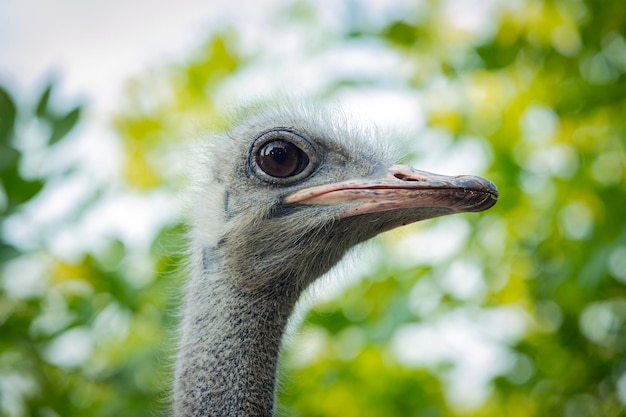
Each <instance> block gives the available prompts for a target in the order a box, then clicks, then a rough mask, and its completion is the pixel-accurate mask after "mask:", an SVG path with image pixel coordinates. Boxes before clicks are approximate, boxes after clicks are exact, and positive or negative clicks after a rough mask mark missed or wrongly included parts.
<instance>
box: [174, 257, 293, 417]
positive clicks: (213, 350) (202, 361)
mask: <svg viewBox="0 0 626 417" xmlns="http://www.w3.org/2000/svg"><path fill="white" fill-rule="evenodd" d="M198 264H199V265H198V267H197V268H194V269H195V271H196V272H197V273H193V274H192V276H191V277H190V280H189V283H188V287H187V294H186V298H185V306H184V310H183V322H182V327H181V329H182V334H181V342H180V346H179V352H178V357H177V363H176V371H175V383H174V415H175V416H176V417H181V416H185V417H191V416H194V417H200V416H202V417H205V416H220V417H222V416H233V417H236V416H242V417H243V416H246V417H269V416H271V415H272V414H273V409H274V398H275V386H276V368H277V363H278V356H279V353H280V346H281V340H282V335H283V332H284V329H285V326H286V324H287V321H288V319H289V316H290V315H291V312H292V310H293V307H294V305H295V303H296V301H297V298H298V295H299V291H294V289H293V288H292V289H291V290H290V291H286V292H283V293H281V294H278V293H277V292H276V287H275V288H273V290H272V292H270V293H267V292H266V293H263V292H258V291H255V292H250V291H246V289H245V288H242V287H241V285H240V284H239V283H242V282H245V281H246V279H247V280H249V279H250V278H249V277H233V276H231V275H230V274H229V273H227V272H226V271H224V270H222V269H221V268H220V267H219V265H217V264H216V262H215V259H207V256H206V255H205V256H204V261H203V262H199V263H198ZM242 278H245V279H242ZM259 278H260V280H262V281H265V282H269V281H272V280H271V279H270V280H268V279H267V278H268V277H259Z"/></svg>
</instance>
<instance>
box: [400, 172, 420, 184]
mask: <svg viewBox="0 0 626 417" xmlns="http://www.w3.org/2000/svg"><path fill="white" fill-rule="evenodd" d="M393 176H394V177H396V178H397V179H399V180H402V181H415V182H421V181H424V180H423V179H421V178H416V177H412V176H410V175H406V174H403V173H401V172H396V173H394V174H393Z"/></svg>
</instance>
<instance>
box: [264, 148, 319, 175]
mask: <svg viewBox="0 0 626 417" xmlns="http://www.w3.org/2000/svg"><path fill="white" fill-rule="evenodd" d="M308 162H309V158H307V156H306V154H305V153H304V152H302V150H301V149H300V148H298V147H297V146H296V145H294V144H293V143H291V142H287V141H284V140H275V141H273V142H268V143H266V144H265V145H263V147H262V148H261V149H260V150H259V154H258V163H259V166H260V167H261V169H262V170H263V171H264V172H265V173H266V174H267V175H271V176H272V177H278V178H286V177H291V176H294V175H297V174H299V173H300V172H302V170H304V168H306V166H307V164H308Z"/></svg>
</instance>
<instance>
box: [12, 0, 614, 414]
mask: <svg viewBox="0 0 626 417" xmlns="http://www.w3.org/2000/svg"><path fill="white" fill-rule="evenodd" d="M513 3H515V4H514V5H512V4H513ZM350 4H351V5H352V7H353V8H357V9H358V8H359V7H360V6H359V7H357V3H355V2H352V3H350ZM362 7H366V6H364V5H363V6H362ZM352 11H353V12H354V16H353V17H352V20H351V21H350V25H349V26H348V27H345V28H344V29H345V30H344V31H343V32H341V33H335V32H332V33H331V34H329V35H327V36H326V37H323V38H322V40H319V38H316V37H315V36H314V35H315V34H317V33H319V31H320V30H322V29H323V24H322V23H321V20H320V19H321V18H320V17H319V16H318V15H317V14H316V8H315V6H314V5H313V4H311V3H308V2H305V1H300V2H294V3H286V4H285V8H284V10H282V12H281V13H282V15H281V16H283V18H284V17H285V16H287V18H288V20H289V24H290V25H296V26H298V27H300V28H301V30H302V31H303V33H305V34H308V35H311V39H318V42H319V43H318V44H315V45H312V46H311V49H312V51H313V52H311V53H314V51H320V50H324V48H328V47H337V45H343V44H346V43H355V42H363V44H364V45H371V42H372V40H376V41H377V42H380V44H382V45H383V46H384V48H386V49H387V50H389V51H392V52H394V53H395V54H398V55H399V56H400V57H401V58H402V62H403V66H404V68H403V71H402V72H401V73H399V74H398V75H396V77H397V78H398V79H400V78H402V79H401V80H399V81H401V82H402V85H405V86H406V87H405V88H406V90H407V91H409V92H411V93H413V94H416V95H418V94H419V95H420V96H421V97H424V98H425V99H426V100H425V104H424V110H425V111H426V114H427V121H428V128H427V130H428V132H429V133H431V134H435V135H436V137H439V138H450V143H449V145H448V146H449V149H450V152H452V150H453V149H454V148H455V147H458V146H461V145H463V144H464V143H466V141H467V138H468V137H472V138H474V140H475V141H476V142H477V143H479V145H480V147H481V149H483V151H484V154H485V158H486V160H487V161H488V167H487V171H486V172H485V173H484V174H485V176H486V177H488V178H490V179H492V180H493V181H494V182H495V183H496V184H497V185H498V187H499V189H500V192H501V199H500V202H499V203H498V204H497V206H496V207H494V208H493V209H492V210H490V211H489V212H487V213H484V214H481V215H466V216H462V217H459V218H457V219H456V220H452V221H449V220H447V219H442V220H438V221H432V222H427V223H425V224H420V225H415V226H414V227H408V228H404V229H400V230H398V231H394V232H392V233H388V234H386V235H385V236H383V237H382V239H380V243H381V246H380V247H378V248H377V249H376V252H377V253H379V254H380V259H379V262H378V263H377V264H376V266H374V267H373V268H371V270H369V271H368V273H367V274H365V275H364V276H362V277H360V279H359V280H357V281H356V282H355V283H353V284H352V285H350V286H349V287H348V288H347V289H345V290H343V291H342V292H341V293H340V294H337V295H336V296H335V297H333V299H332V300H326V301H323V302H321V303H319V304H318V305H317V306H315V307H314V308H313V309H312V310H311V311H310V312H309V313H308V314H307V315H306V317H305V319H304V323H303V326H302V328H301V330H300V333H299V336H297V337H295V340H294V341H292V342H290V343H289V344H288V345H287V346H286V351H285V355H284V361H283V364H282V368H283V374H284V375H286V376H285V377H284V379H283V380H282V383H281V387H282V389H281V392H280V395H279V397H280V402H281V404H282V405H281V408H282V410H283V411H284V412H285V414H288V415H294V416H342V417H343V416H427V417H431V416H432V417H436V416H441V417H443V416H475V417H479V416H480V417H483V416H484V417H487V416H494V417H495V416H511V417H513V416H537V417H539V416H541V417H543V416H567V417H586V416H589V417H591V416H594V417H595V416H607V417H617V416H622V415H625V411H624V410H625V404H626V215H625V213H626V209H625V207H626V182H625V181H624V178H625V175H626V152H625V148H626V139H625V138H626V119H625V118H624V115H625V114H626V76H625V73H626V40H625V37H626V26H625V25H624V22H626V8H624V7H623V4H622V2H621V1H619V0H603V1H592V0H588V1H581V0H563V1H551V0H545V1H540V0H527V1H524V2H511V3H507V2H504V1H501V2H496V6H495V7H494V13H493V16H491V17H490V19H489V23H490V24H491V25H492V27H486V28H484V30H480V31H471V30H468V29H466V28H464V27H462V25H461V26H454V25H451V24H450V23H449V19H448V17H449V15H447V14H446V12H445V5H444V2H441V3H439V2H429V1H427V2H422V3H421V7H420V9H419V13H418V12H413V13H410V12H407V13H405V14H404V15H403V17H402V19H390V20H389V21H387V22H386V23H385V24H384V25H382V26H381V25H372V24H369V23H368V22H367V21H366V20H365V19H360V18H359V16H362V14H359V13H356V11H357V10H352ZM355 16H356V17H355ZM321 28H322V29H321ZM380 44H377V45H380ZM259 55H262V54H259ZM260 60H261V56H257V55H254V56H248V55H246V54H244V53H243V52H242V51H241V48H240V47H239V44H238V41H237V31H236V30H232V31H228V32H222V33H218V34H213V35H212V36H211V37H210V39H209V40H208V41H207V42H206V44H205V45H204V46H203V47H202V48H200V50H198V51H197V52H196V54H195V56H194V57H193V58H191V59H190V60H189V61H188V62H186V63H179V64H172V65H171V66H169V67H167V68H165V69H164V70H162V71H161V72H158V73H150V74H146V75H145V76H143V77H140V78H138V79H135V80H131V81H130V82H129V85H128V94H127V97H128V102H127V105H126V106H125V107H124V108H123V110H121V111H120V112H119V113H118V114H117V115H115V116H114V117H113V122H112V124H113V126H114V128H115V130H116V131H117V132H118V133H119V135H120V137H121V138H122V139H123V141H122V143H123V146H124V157H125V158H126V162H125V164H123V171H124V172H123V174H124V176H123V178H124V181H125V183H126V186H127V187H128V188H130V189H133V190H135V191H136V192H138V193H146V194H147V193H150V192H151V191H152V190H155V189H158V190H168V192H171V193H172V195H176V190H177V189H178V188H180V187H181V185H183V184H184V183H185V181H186V180H185V175H184V174H183V171H184V169H182V168H185V167H178V168H181V169H177V166H176V164H172V163H171V160H172V157H171V155H176V156H177V157H180V158H183V156H182V155H181V153H180V152H177V151H176V150H177V149H178V150H179V149H181V148H184V147H186V146H187V145H188V143H189V141H188V139H189V138H190V137H194V136H197V133H198V131H201V130H202V128H203V127H204V126H213V127H214V128H218V129H219V128H223V127H224V126H223V121H222V120H223V119H222V118H221V108H220V103H218V102H216V101H215V100H216V99H215V97H220V94H223V91H222V88H223V86H224V85H226V84H227V83H228V82H232V80H233V78H234V77H236V76H237V75H239V74H241V73H243V72H245V71H248V72H250V71H254V68H255V65H256V64H257V63H258V62H259V61H260ZM375 81H376V80H374V81H372V80H371V79H368V80H366V81H363V80H360V79H346V78H345V76H344V77H342V78H339V77H337V78H336V79H331V80H330V81H329V84H328V86H327V87H326V90H324V91H320V96H324V97H325V96H332V95H333V94H335V93H337V92H339V91H345V90H346V89H354V90H358V89H359V88H362V87H364V86H371V85H372V84H373V83H374V84H375ZM53 93H54V88H53V85H52V84H51V85H50V86H48V87H46V88H45V89H44V91H43V92H42V93H41V94H40V96H39V98H38V99H37V100H35V103H34V104H32V105H28V104H24V103H22V102H19V101H17V100H16V99H15V98H14V97H12V96H11V94H10V92H9V91H7V90H5V89H4V88H2V89H0V172H1V175H2V177H1V178H2V179H1V183H0V184H1V193H0V194H1V195H0V209H1V212H0V213H1V215H0V216H1V217H0V232H2V231H3V230H4V229H3V227H4V225H5V224H6V222H7V221H11V219H12V218H14V217H15V216H16V215H19V214H20V213H21V212H23V211H24V210H25V209H26V208H27V207H28V206H29V205H31V204H34V203H36V201H37V199H38V196H39V195H40V193H41V192H42V190H46V187H50V184H51V182H53V181H52V178H48V177H32V175H31V176H29V175H26V174H25V173H24V170H23V169H22V168H21V166H22V162H21V161H22V158H23V157H24V152H26V151H25V150H23V149H24V148H23V147H21V145H20V144H21V141H22V140H23V138H22V136H20V135H21V134H23V132H24V130H25V129H24V126H26V125H28V124H32V123H34V122H36V123H38V124H40V125H41V124H43V125H44V126H46V129H44V131H45V132H47V134H45V135H44V136H45V138H44V140H43V142H45V143H46V146H47V147H51V148H52V147H55V146H58V145H59V144H61V143H63V141H64V140H67V139H66V138H67V137H69V136H68V134H69V133H71V132H72V129H73V127H74V126H75V124H76V123H77V121H78V119H79V118H80V116H81V109H80V108H74V109H63V110H58V109H53V108H51V105H50V98H51V96H52V95H53ZM178 164H179V165H186V163H185V162H182V163H181V162H180V161H179V162H178ZM101 187H102V188H103V190H100V191H104V188H106V184H103V185H101ZM92 204H93V203H90V204H86V205H85V206H84V207H81V208H80V213H78V214H77V215H76V216H77V218H79V217H80V216H81V214H82V213H86V212H88V211H89V210H90V209H91V207H92ZM66 221H67V225H66V226H69V225H70V224H72V222H75V221H76V219H66ZM433 227H438V228H439V229H440V230H444V231H449V232H450V234H453V233H456V234H457V236H456V237H458V235H461V238H458V241H459V242H460V243H459V244H458V245H457V246H456V247H455V249H454V250H453V251H452V253H451V254H449V255H448V256H444V257H433V259H431V260H426V261H424V262H422V263H421V264H420V265H417V266H413V265H411V264H410V263H406V262H397V261H398V255H395V253H396V252H398V251H400V250H401V249H402V248H403V247H405V246H408V245H409V244H410V242H412V240H410V237H411V235H413V234H415V233H418V234H427V233H428V230H429V228H433ZM463 230H467V233H465V234H463V233H462V231H463ZM1 236H2V237H3V239H2V241H1V242H0V243H1V245H0V260H1V261H2V262H3V268H2V270H1V272H0V273H1V274H2V275H1V277H0V415H7V416H11V417H14V416H20V417H21V416H64V417H70V416H78V415H80V416H83V415H89V416H119V415H124V416H143V415H145V416H147V415H167V414H168V412H167V396H168V389H169V386H170V382H169V379H170V367H171V363H170V355H171V352H172V351H173V350H172V349H173V345H174V340H175V326H176V318H175V317H176V313H175V311H176V305H177V302H178V295H177V294H178V292H179V286H180V282H181V275H182V273H181V272H180V265H181V263H182V262H183V259H182V255H181V253H182V250H181V248H183V247H184V243H183V237H182V236H183V227H182V226H181V225H178V224H172V225H165V226H164V230H162V231H160V232H159V233H157V234H156V238H155V239H154V241H153V243H152V245H151V246H150V248H148V249H147V250H145V251H144V252H141V251H140V252H139V253H137V251H136V250H135V249H132V248H130V247H129V246H128V245H127V243H126V242H124V241H123V239H122V237H119V236H113V237H112V238H111V241H110V242H109V244H108V245H106V247H104V248H101V249H100V250H98V251H96V252H94V253H85V254H84V255H83V256H82V257H81V258H80V259H79V260H77V261H76V260H73V261H68V260H63V259H59V258H58V257H57V256H55V255H54V253H53V251H51V250H50V249H49V247H48V246H46V244H41V245H38V246H35V247H19V246H18V245H17V244H16V243H15V242H11V241H8V240H7V239H5V238H4V236H5V234H4V233H3V234H2V235H1ZM43 242H45V239H43ZM422 243H423V242H422ZM428 244H430V243H428ZM433 245H434V244H433ZM33 264H35V265H40V268H38V269H35V272H33V269H32V267H28V265H31V266H32V265H33ZM459 269H461V270H462V271H464V272H462V273H461V275H463V273H466V274H467V279H468V280H469V279H470V278H471V276H473V277H474V279H475V280H476V279H477V280H478V281H477V282H478V284H476V285H477V287H475V288H474V289H473V290H471V291H469V292H465V293H464V292H463V291H460V290H459V289H458V288H455V284H452V285H451V284H450V281H449V279H450V276H455V274H456V275H458V273H457V272H455V271H457V270H459ZM137 270H144V275H147V276H148V278H145V279H141V280H136V279H134V277H133V274H136V273H137ZM145 271H148V272H145ZM472 273H473V275H472ZM19 274H37V280H36V282H37V285H35V287H36V290H30V291H23V290H20V288H21V287H20V285H18V284H19V281H20V279H21V277H20V276H19ZM476 277H478V278H476ZM462 278H463V277H461V281H462ZM456 279H458V277H457V278H456ZM24 280H26V278H24ZM26 281H27V282H31V281H32V280H26ZM452 282H454V281H452ZM24 285H25V284H24ZM501 313H506V314H504V315H503V316H500V315H499V314H501ZM458 315H462V316H463V317H464V320H465V321H461V323H469V324H472V326H473V325H474V324H476V329H479V330H477V331H479V332H481V337H485V338H486V339H489V341H490V342H491V343H492V344H494V345H498V346H499V348H500V350H499V352H500V351H502V352H506V355H505V357H506V358H508V359H507V360H503V359H502V357H499V356H496V355H495V354H494V356H493V357H488V358H487V363H492V364H499V366H500V367H499V368H497V370H496V371H494V372H493V373H492V375H491V376H490V377H489V378H488V381H486V384H485V387H484V390H485V392H486V394H485V396H484V398H482V399H481V401H479V402H477V403H476V402H474V403H472V404H469V403H467V404H466V403H464V400H463V398H462V396H459V395H456V394H458V392H459V391H454V387H455V386H456V387H457V389H460V390H461V392H463V391H472V390H475V389H476V387H475V386H474V385H476V384H477V382H476V381H474V380H467V381H465V380H459V378H461V376H460V375H464V374H459V373H458V372H457V371H458V370H459V367H460V365H459V363H458V362H455V361H454V360H452V359H450V358H445V357H444V358H443V359H441V358H439V359H437V358H436V359H431V360H430V362H428V361H419V360H415V359H411V358H412V357H414V356H412V355H415V353H416V352H417V353H419V352H420V351H428V350H429V346H427V345H417V344H415V345H413V344H412V343H414V342H412V341H413V340H414V339H411V337H408V338H404V339H403V338H401V337H400V335H403V334H404V335H411V334H413V335H414V334H416V333H415V332H416V331H420V330H424V329H432V328H435V329H440V330H441V328H442V327H437V326H440V325H441V326H443V325H442V324H441V323H445V322H446V321H450V320H454V318H455V317H458ZM489 317H504V318H505V319H504V324H502V323H500V324H499V325H493V326H490V325H489V322H488V320H487V319H485V318H489ZM506 318H509V319H510V320H509V321H507V319H506ZM485 320H487V324H485ZM520 320H521V321H522V322H523V326H522V329H523V330H522V331H517V332H513V333H512V336H509V337H504V336H501V335H498V334H496V335H493V334H491V335H490V334H489V328H490V327H493V328H494V329H495V330H494V331H496V333H497V332H502V333H507V332H508V330H509V329H510V328H511V329H512V328H515V326H516V323H519V321H520ZM433 323H435V324H433ZM429 326H430V327H429ZM433 326H434V327H433ZM457 329H458V327H457ZM472 329H474V327H471V328H470V330H472ZM480 329H482V330H480ZM85 340H86V341H87V342H85ZM419 340H421V341H422V342H424V341H426V342H428V340H429V339H423V338H422V339H419ZM432 342H433V343H435V341H434V340H433V341H432ZM81 343H82V344H83V345H84V344H85V343H87V345H88V346H87V348H85V349H83V350H80V349H79V350H77V352H79V353H80V352H83V353H84V352H87V354H86V355H85V357H84V358H80V356H79V360H72V358H70V359H68V358H67V357H66V356H64V355H63V354H60V353H59V352H58V349H59V346H61V347H62V349H64V350H67V351H69V352H70V353H72V352H73V351H72V349H71V347H72V346H73V345H80V344H81ZM449 343H450V344H453V345H455V349H456V350H458V351H459V352H463V350H464V348H467V352H468V355H471V352H470V350H471V349H470V346H469V345H468V346H467V347H466V346H465V345H463V342H462V341H461V342H459V341H458V340H457V341H456V342H455V341H449ZM399 345H401V346H403V347H402V348H401V349H400V351H399V348H398V346H399ZM435 349H441V348H440V347H435ZM401 351H404V352H405V353H404V354H403V353H402V352H401ZM407 351H408V359H407V357H406V355H407V353H406V352H407ZM61 353H62V352H61ZM492 353H493V352H492ZM403 355H404V356H403ZM461 356H462V355H461ZM418 357H419V355H418ZM470 360H472V359H471V356H470ZM451 387H452V388H451ZM459 387H460V388H459ZM455 393H456V394H455Z"/></svg>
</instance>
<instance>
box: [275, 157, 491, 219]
mask: <svg viewBox="0 0 626 417" xmlns="http://www.w3.org/2000/svg"><path fill="white" fill-rule="evenodd" d="M496 201H498V189H497V188H496V186H495V185H494V184H493V183H492V182H491V181H489V180H486V179H484V178H481V177H476V176H471V175H459V176H455V177H449V176H445V175H438V174H433V173H430V172H426V171H419V170H417V169H414V168H412V167H410V166H407V165H394V166H392V167H390V168H389V169H387V171H386V174H385V175H384V176H382V177H380V178H373V179H372V178H368V179H354V180H348V181H342V182H337V183H332V184H324V185H317V186H313V187H309V188H305V189H302V190H298V191H296V192H294V193H291V194H289V195H288V196H287V197H286V198H285V200H284V202H285V203H287V204H314V205H328V206H345V207H346V208H345V210H344V211H342V212H341V214H340V217H341V218H345V217H350V216H356V215H359V214H365V213H378V212H383V211H389V210H397V209H414V208H431V209H444V210H449V211H450V213H461V212H476V211H483V210H487V209H488V208H490V207H492V206H493V205H494V204H496Z"/></svg>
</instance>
